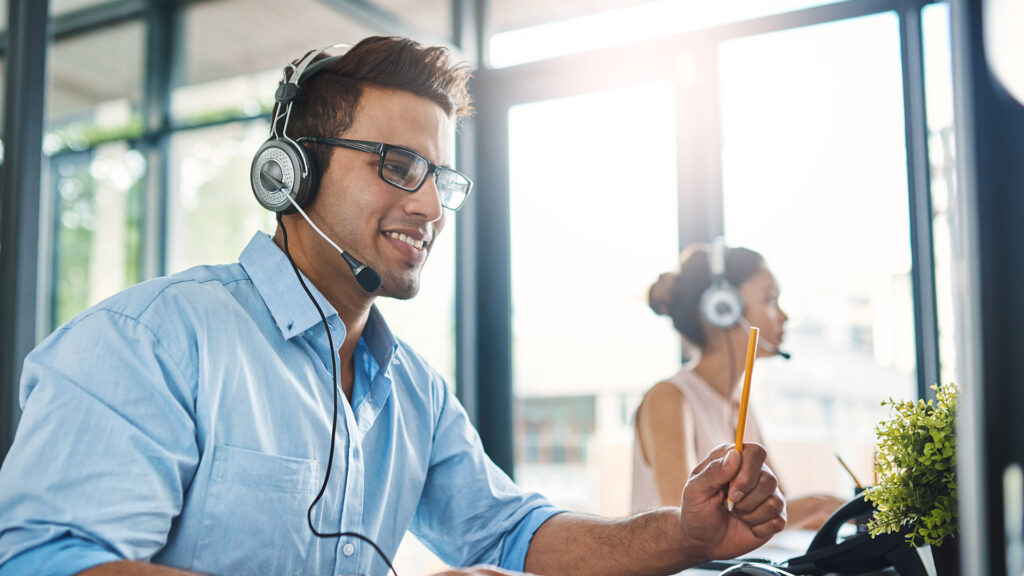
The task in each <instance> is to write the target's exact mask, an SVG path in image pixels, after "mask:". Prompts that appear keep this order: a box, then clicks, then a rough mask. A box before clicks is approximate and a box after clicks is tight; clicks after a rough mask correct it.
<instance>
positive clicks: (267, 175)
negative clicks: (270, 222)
mask: <svg viewBox="0 0 1024 576" xmlns="http://www.w3.org/2000/svg"><path fill="white" fill-rule="evenodd" d="M275 166H277V164H274V163H272V162H268V163H266V164H264V165H263V166H262V167H261V168H260V180H261V181H262V182H263V183H264V185H267V184H269V185H270V186H267V188H271V186H272V187H273V188H274V189H275V190H282V189H283V188H284V187H285V183H284V182H282V181H281V179H280V176H278V174H276V173H275V170H274V167H275ZM284 196H285V198H287V199H288V201H289V202H291V204H292V207H293V208H295V211H296V212H298V213H299V214H301V215H302V217H303V218H304V219H305V220H306V222H307V223H309V225H310V226H312V227H313V230H315V231H316V233H317V234H319V235H320V237H321V238H323V239H324V240H326V241H327V243H328V244H330V245H331V246H332V247H333V248H334V249H335V250H337V251H338V254H341V257H342V259H343V260H345V263H346V264H348V267H349V268H350V269H351V270H352V273H353V274H355V276H356V282H358V283H359V286H361V287H362V288H363V290H366V291H367V292H376V291H377V289H378V288H380V284H381V279H380V274H377V271H376V270H374V269H373V268H370V267H369V266H367V265H366V264H363V263H362V262H360V261H359V260H356V259H355V258H354V257H353V256H352V255H351V254H349V253H348V252H345V251H344V250H342V249H341V248H340V247H339V246H338V245H337V244H335V243H334V241H333V240H331V239H330V238H328V237H327V235H326V234H324V233H323V232H322V231H321V230H320V228H318V227H317V225H316V224H313V221H312V220H311V219H310V218H309V216H307V215H306V211H305V210H303V209H302V207H301V206H299V204H298V202H296V201H295V199H294V198H292V195H291V194H285V195H284Z"/></svg>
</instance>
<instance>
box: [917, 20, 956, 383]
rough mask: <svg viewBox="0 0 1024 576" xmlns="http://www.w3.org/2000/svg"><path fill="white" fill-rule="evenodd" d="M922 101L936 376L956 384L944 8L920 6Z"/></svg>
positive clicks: (952, 156)
mask: <svg viewBox="0 0 1024 576" xmlns="http://www.w3.org/2000/svg"><path fill="white" fill-rule="evenodd" d="M921 25H922V27H923V32H924V36H923V39H924V64H925V98H926V102H927V111H928V160H929V161H930V162H931V185H932V236H933V244H934V251H933V253H934V255H935V299H936V305H937V306H936V308H937V311H938V316H939V318H938V323H939V359H940V360H941V361H942V365H941V367H940V368H941V369H940V374H939V377H940V378H941V379H942V382H943V383H947V382H953V381H955V380H956V366H957V354H956V340H955V337H956V325H955V324H956V323H955V320H956V316H955V314H954V311H953V286H954V283H953V252H952V250H953V238H952V230H953V221H952V220H953V218H954V216H955V215H954V214H953V212H952V211H951V210H950V208H951V207H952V206H954V205H955V201H954V199H955V194H956V148H955V145H956V139H955V137H954V129H953V126H954V124H953V64H952V58H951V54H952V52H951V44H950V30H949V4H946V3H944V2H943V3H937V4H929V5H928V6H925V7H924V9H923V10H922V11H921Z"/></svg>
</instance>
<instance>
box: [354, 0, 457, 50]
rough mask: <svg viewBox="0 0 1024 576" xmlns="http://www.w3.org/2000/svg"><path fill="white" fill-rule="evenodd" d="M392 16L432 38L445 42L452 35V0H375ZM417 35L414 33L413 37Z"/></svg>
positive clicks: (376, 4)
mask: <svg viewBox="0 0 1024 576" xmlns="http://www.w3.org/2000/svg"><path fill="white" fill-rule="evenodd" d="M373 4H374V5H375V6H378V7H380V8H381V9H382V10H384V11H385V12H387V13H388V14H389V15H390V16H391V17H393V18H394V19H396V20H398V21H399V22H402V23H403V24H404V25H406V26H408V27H409V28H410V29H411V30H417V31H420V32H423V33H425V34H427V35H428V36H429V37H430V40H421V42H427V41H430V42H445V41H449V40H450V39H451V36H452V0H373ZM416 37H417V35H416V34H413V38H416Z"/></svg>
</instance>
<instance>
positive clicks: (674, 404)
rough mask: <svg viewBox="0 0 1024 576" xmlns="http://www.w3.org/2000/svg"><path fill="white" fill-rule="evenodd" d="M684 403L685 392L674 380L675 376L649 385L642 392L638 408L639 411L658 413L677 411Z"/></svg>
mask: <svg viewBox="0 0 1024 576" xmlns="http://www.w3.org/2000/svg"><path fill="white" fill-rule="evenodd" d="M685 405H686V393H685V391H684V390H683V389H682V388H680V387H679V386H678V384H677V383H676V382H675V378H674V377H673V378H667V379H665V380H662V381H660V382H658V383H657V384H655V385H654V386H651V388H650V389H649V390H648V391H647V393H646V394H644V398H643V400H642V401H641V402H640V407H639V409H638V411H639V412H641V413H654V412H657V413H659V414H665V413H666V412H669V413H672V412H674V413H679V412H681V411H682V410H683V409H684V407H685Z"/></svg>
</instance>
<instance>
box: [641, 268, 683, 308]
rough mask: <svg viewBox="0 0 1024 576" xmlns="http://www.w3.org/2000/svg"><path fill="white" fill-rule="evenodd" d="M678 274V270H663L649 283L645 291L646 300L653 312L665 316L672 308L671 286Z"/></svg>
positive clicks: (673, 284)
mask: <svg viewBox="0 0 1024 576" xmlns="http://www.w3.org/2000/svg"><path fill="white" fill-rule="evenodd" d="M678 276H679V273H678V272H663V273H662V274H661V275H660V276H658V280H657V281H656V282H655V283H654V284H651V288H650V290H648V292H647V301H648V303H649V304H650V306H651V310H654V313H655V314H657V315H659V316H665V315H667V314H668V313H669V311H670V310H671V309H672V293H673V292H674V290H673V287H674V286H675V283H676V278H677V277H678Z"/></svg>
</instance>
